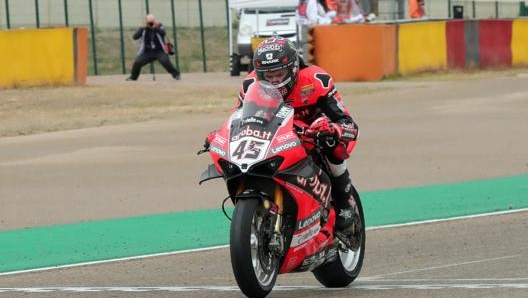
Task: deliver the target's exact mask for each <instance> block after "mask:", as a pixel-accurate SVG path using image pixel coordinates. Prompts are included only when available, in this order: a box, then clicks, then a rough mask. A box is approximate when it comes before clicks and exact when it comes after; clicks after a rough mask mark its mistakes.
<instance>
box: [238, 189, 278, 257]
mask: <svg viewBox="0 0 528 298" xmlns="http://www.w3.org/2000/svg"><path fill="white" fill-rule="evenodd" d="M244 191H245V186H244V184H243V183H241V184H240V186H239V187H238V189H237V196H239V195H241V194H242V193H243V192H244ZM261 200H262V204H263V206H264V208H265V209H266V210H268V212H269V214H270V215H271V217H270V219H269V222H270V223H271V224H270V225H269V229H268V230H267V231H262V232H264V233H266V234H268V235H269V237H270V238H269V239H270V241H269V243H268V248H269V251H271V252H273V254H275V255H277V256H281V255H283V254H284V237H283V236H282V231H281V228H282V214H283V210H284V194H283V192H282V189H281V187H280V186H279V184H275V190H274V195H273V201H272V200H270V198H269V197H264V196H261Z"/></svg>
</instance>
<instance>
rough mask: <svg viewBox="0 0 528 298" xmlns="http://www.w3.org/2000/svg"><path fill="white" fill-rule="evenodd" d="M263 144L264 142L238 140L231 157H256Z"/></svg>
mask: <svg viewBox="0 0 528 298" xmlns="http://www.w3.org/2000/svg"><path fill="white" fill-rule="evenodd" d="M263 145H264V142H258V141H255V140H251V141H248V140H243V141H241V142H240V144H239V145H238V147H237V148H236V150H235V152H233V157H236V158H237V159H243V158H249V159H257V158H258V157H259V155H260V152H261V149H262V146H263Z"/></svg>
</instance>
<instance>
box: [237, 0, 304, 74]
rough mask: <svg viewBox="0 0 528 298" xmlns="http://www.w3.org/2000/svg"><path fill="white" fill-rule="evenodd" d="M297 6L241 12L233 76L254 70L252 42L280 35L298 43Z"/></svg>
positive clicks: (249, 9) (242, 10)
mask: <svg viewBox="0 0 528 298" xmlns="http://www.w3.org/2000/svg"><path fill="white" fill-rule="evenodd" d="M296 9H297V7H296V6H285V7H262V8H258V7H251V8H250V7H245V8H241V9H240V12H239V26H238V34H237V48H238V53H237V54H235V55H234V56H235V57H234V59H233V57H232V59H233V61H231V63H232V65H231V75H233V76H238V75H240V71H241V70H247V71H248V72H249V71H251V70H252V68H253V66H252V61H251V59H252V58H253V46H252V42H258V41H259V40H263V39H266V38H268V37H271V36H274V35H278V36H282V37H285V38H288V39H290V40H292V41H293V42H297V23H296V17H295V16H296V13H295V11H296Z"/></svg>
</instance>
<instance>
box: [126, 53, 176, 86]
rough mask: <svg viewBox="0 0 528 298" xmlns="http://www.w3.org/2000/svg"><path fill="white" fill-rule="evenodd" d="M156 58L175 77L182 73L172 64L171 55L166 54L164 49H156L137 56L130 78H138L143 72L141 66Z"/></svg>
mask: <svg viewBox="0 0 528 298" xmlns="http://www.w3.org/2000/svg"><path fill="white" fill-rule="evenodd" d="M155 60H158V61H159V62H160V63H161V65H163V67H164V68H165V70H166V71H167V72H168V73H170V74H171V75H172V77H173V78H174V77H176V76H178V75H179V74H180V71H179V70H178V69H176V67H174V65H172V63H171V61H170V59H169V55H167V54H165V52H163V51H156V52H144V53H143V54H141V55H138V56H137V57H136V61H134V65H132V73H131V74H130V78H131V79H133V80H137V78H138V77H139V74H140V73H141V68H142V67H143V66H145V65H147V64H149V63H150V62H153V61H155Z"/></svg>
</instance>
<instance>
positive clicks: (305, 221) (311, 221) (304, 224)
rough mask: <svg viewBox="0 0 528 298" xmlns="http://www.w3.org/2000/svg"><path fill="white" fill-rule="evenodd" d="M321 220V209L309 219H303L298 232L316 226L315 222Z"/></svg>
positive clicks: (298, 224) (298, 223) (298, 225)
mask: <svg viewBox="0 0 528 298" xmlns="http://www.w3.org/2000/svg"><path fill="white" fill-rule="evenodd" d="M320 218H321V209H319V210H317V211H316V212H314V213H313V214H312V215H310V216H309V217H308V218H306V219H302V220H300V221H299V222H297V230H302V229H304V228H306V227H308V226H310V225H312V224H314V223H315V222H318V221H319V219H320Z"/></svg>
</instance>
